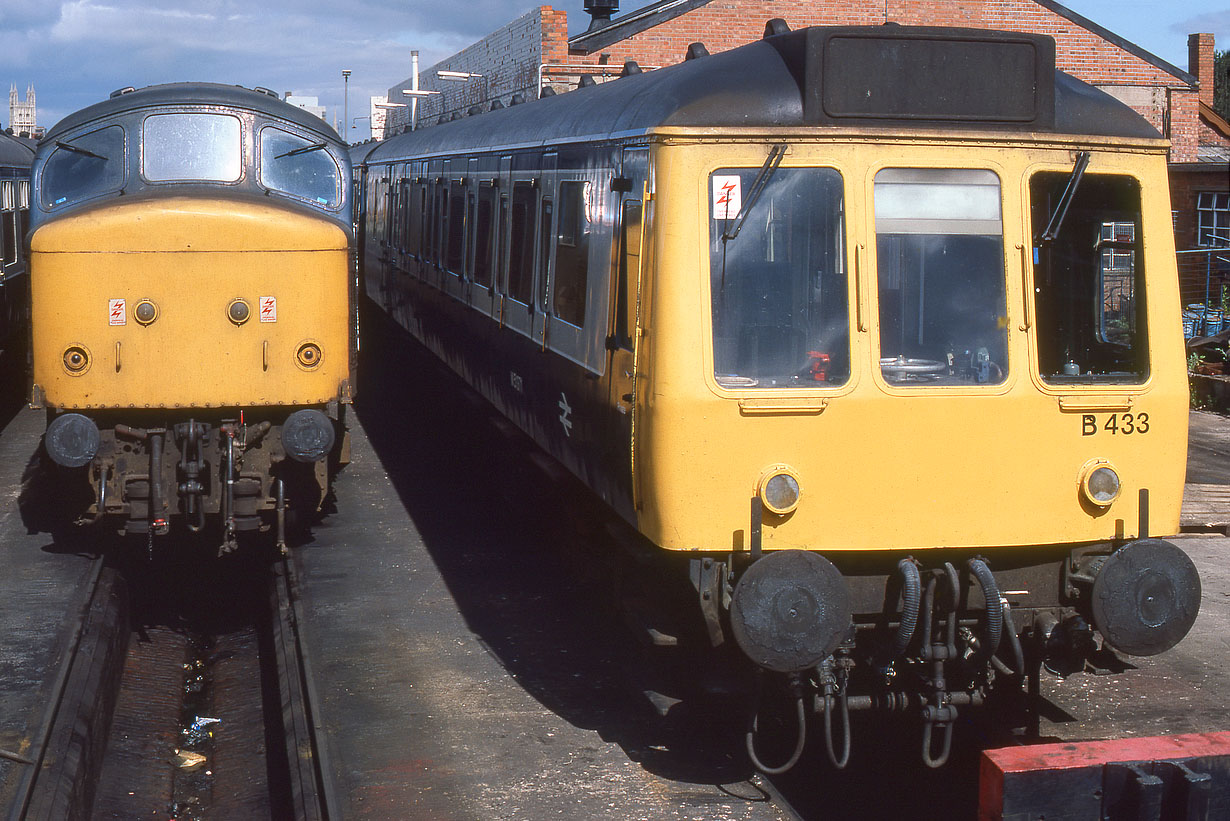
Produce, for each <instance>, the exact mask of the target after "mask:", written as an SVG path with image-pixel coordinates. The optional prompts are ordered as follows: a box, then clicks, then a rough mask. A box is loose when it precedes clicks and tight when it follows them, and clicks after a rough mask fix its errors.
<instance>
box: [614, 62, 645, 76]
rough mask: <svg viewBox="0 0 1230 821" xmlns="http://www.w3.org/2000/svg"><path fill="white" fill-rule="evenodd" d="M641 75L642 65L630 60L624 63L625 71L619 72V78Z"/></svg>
mask: <svg viewBox="0 0 1230 821" xmlns="http://www.w3.org/2000/svg"><path fill="white" fill-rule="evenodd" d="M640 73H641V66H640V64H639V63H637V62H636V60H629V61H628V62H626V63H624V70H623V71H621V72H619V76H620V77H630V76H632V75H633V74H640Z"/></svg>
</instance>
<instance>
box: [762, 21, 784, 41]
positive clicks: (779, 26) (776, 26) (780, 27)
mask: <svg viewBox="0 0 1230 821" xmlns="http://www.w3.org/2000/svg"><path fill="white" fill-rule="evenodd" d="M789 33H790V24H789V23H787V22H786V21H785V20H783V19H782V18H780V17H774V18H773V19H772V20H770V21H769V22H767V23H765V24H764V36H765V37H776V36H777V35H779V34H789Z"/></svg>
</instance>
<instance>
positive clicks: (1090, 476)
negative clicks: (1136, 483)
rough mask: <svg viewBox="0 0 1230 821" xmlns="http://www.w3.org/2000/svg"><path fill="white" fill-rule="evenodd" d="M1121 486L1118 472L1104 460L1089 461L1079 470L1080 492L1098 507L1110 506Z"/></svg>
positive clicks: (1117, 495)
mask: <svg viewBox="0 0 1230 821" xmlns="http://www.w3.org/2000/svg"><path fill="white" fill-rule="evenodd" d="M1122 487H1123V486H1122V484H1121V483H1120V481H1119V474H1118V473H1117V472H1116V471H1115V469H1114V468H1113V467H1111V466H1110V463H1109V462H1106V461H1104V460H1098V461H1094V462H1090V463H1089V464H1087V465H1085V468H1084V470H1083V471H1082V472H1081V493H1082V494H1083V495H1084V497H1085V498H1086V499H1088V500H1089V502H1090V503H1091V504H1095V505H1097V506H1098V507H1110V506H1111V504H1113V503H1114V501H1115V500H1116V499H1118V498H1119V491H1120V490H1122Z"/></svg>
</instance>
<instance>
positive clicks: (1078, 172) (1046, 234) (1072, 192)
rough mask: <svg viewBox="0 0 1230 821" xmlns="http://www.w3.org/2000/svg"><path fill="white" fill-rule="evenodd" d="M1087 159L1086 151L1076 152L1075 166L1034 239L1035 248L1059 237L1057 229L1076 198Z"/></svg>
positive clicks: (1060, 226) (1087, 163)
mask: <svg viewBox="0 0 1230 821" xmlns="http://www.w3.org/2000/svg"><path fill="white" fill-rule="evenodd" d="M1089 157H1090V154H1089V152H1088V151H1079V152H1077V154H1076V165H1074V166H1073V167H1072V174H1071V176H1069V177H1068V183H1067V185H1065V186H1064V189H1063V194H1062V195H1061V196H1060V197H1059V202H1057V203H1056V204H1055V210H1054V212H1052V213H1051V219H1050V221H1049V222H1047V224H1046V230H1045V231H1043V232H1042V233H1041V234H1039V235H1038V237H1037V238H1036V239H1034V247H1035V248H1036V247H1038V246H1039V245H1042V244H1043V243H1044V242H1050V241H1051V240H1053V239H1055V237H1057V236H1059V229H1060V228H1062V227H1063V220H1064V217H1066V216H1067V215H1068V207H1069V206H1071V205H1072V200H1073V199H1074V198H1075V197H1076V189H1077V188H1078V187H1079V186H1080V184H1081V178H1082V177H1084V176H1085V169H1086V168H1087V167H1088V166H1089Z"/></svg>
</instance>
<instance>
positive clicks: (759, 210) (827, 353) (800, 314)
mask: <svg viewBox="0 0 1230 821" xmlns="http://www.w3.org/2000/svg"><path fill="white" fill-rule="evenodd" d="M626 217H627V214H626V213H625V219H626ZM843 224H844V216H843V207H842V180H841V175H840V174H838V173H837V172H836V171H834V170H832V169H829V168H780V167H779V168H777V169H776V171H774V170H771V168H770V165H769V163H766V164H765V166H764V167H762V168H721V169H718V170H717V171H715V172H714V173H713V174H712V175H711V176H710V178H709V262H710V277H709V282H710V301H711V310H712V314H713V366H714V378H715V379H716V380H717V383H718V385H720V386H722V387H724V388H801V387H816V388H823V387H831V386H835V385H840V384H843V383H845V382H846V381H847V380H848V379H849V378H850V328H849V318H848V314H849V312H848V309H847V297H846V292H847V277H846V266H845V251H844V247H845V246H844V242H843V227H842V226H843ZM629 239H631V237H629ZM628 276H632V272H631V271H629V272H628ZM626 310H627V311H629V312H631V311H633V310H634V308H633V307H632V306H631V305H629V306H627V308H626Z"/></svg>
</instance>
